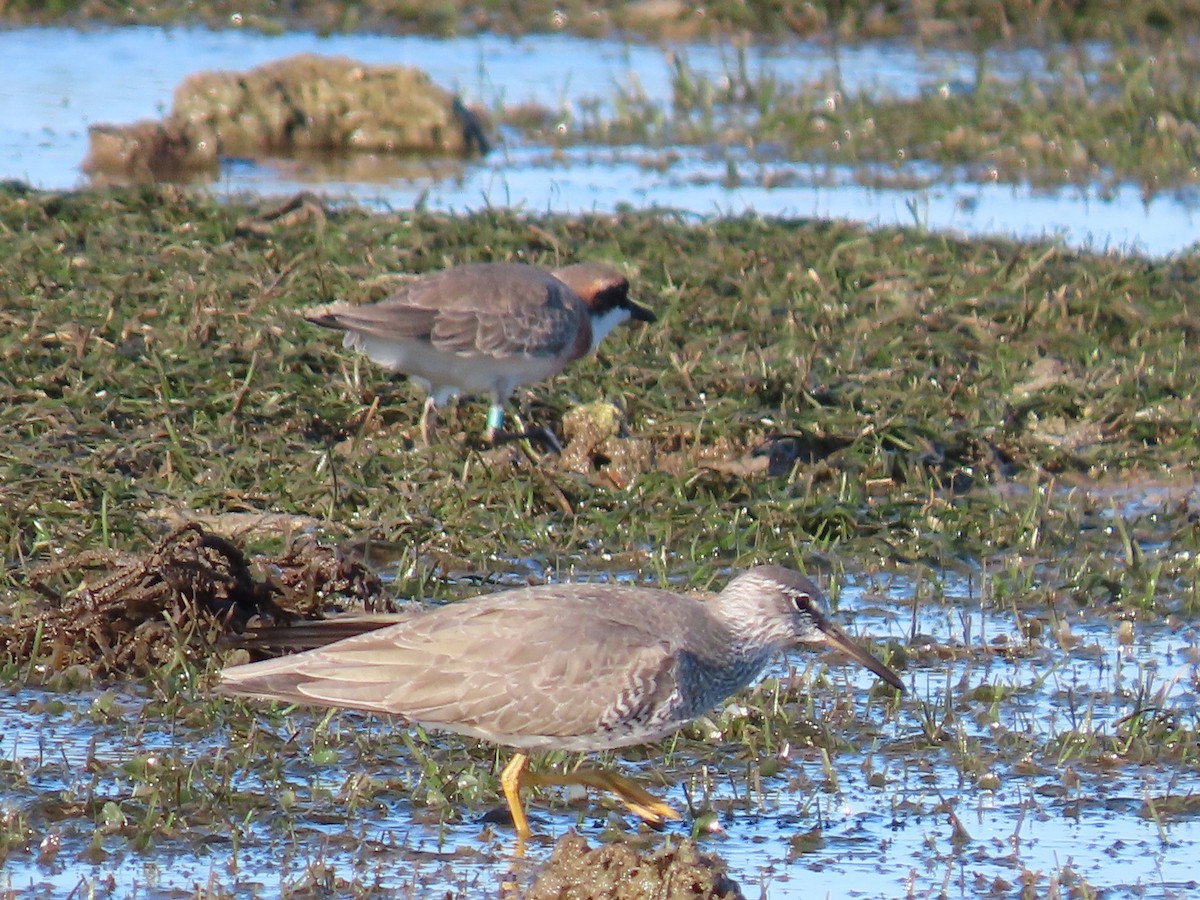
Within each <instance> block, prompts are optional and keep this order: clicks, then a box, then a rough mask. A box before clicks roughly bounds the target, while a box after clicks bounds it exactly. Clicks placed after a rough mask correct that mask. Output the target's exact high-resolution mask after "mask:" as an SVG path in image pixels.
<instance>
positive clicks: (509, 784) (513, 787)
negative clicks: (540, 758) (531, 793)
mask: <svg viewBox="0 0 1200 900" xmlns="http://www.w3.org/2000/svg"><path fill="white" fill-rule="evenodd" d="M527 762H529V757H528V756H526V755H525V754H524V753H514V754H513V758H512V759H510V760H509V761H508V765H507V766H505V767H504V771H503V772H501V773H500V788H501V790H503V791H504V799H505V800H507V801H508V812H509V815H511V816H512V820H513V827H514V828H516V829H517V837H519V838H521V839H522V840H524V839H525V838H527V837H529V836H530V835H532V834H533V832H532V831H530V830H529V820H528V819H526V818H525V809H524V807H522V806H521V774H522V773H523V772H524V771H525V764H526V763H527Z"/></svg>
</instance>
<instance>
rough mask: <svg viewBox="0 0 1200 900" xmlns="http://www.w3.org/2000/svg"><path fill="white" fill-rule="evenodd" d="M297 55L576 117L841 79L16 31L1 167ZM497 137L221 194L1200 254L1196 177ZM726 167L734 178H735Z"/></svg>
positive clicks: (373, 47)
mask: <svg viewBox="0 0 1200 900" xmlns="http://www.w3.org/2000/svg"><path fill="white" fill-rule="evenodd" d="M298 52H317V53H325V54H343V55H347V56H351V57H353V58H355V59H358V60H361V61H363V62H367V63H405V64H411V65H416V66H419V67H421V68H423V69H425V70H426V71H428V72H429V74H430V75H431V76H432V78H433V79H434V81H436V82H438V83H439V84H442V85H444V86H447V87H450V88H453V89H455V90H458V91H460V92H461V93H462V94H463V95H464V96H465V97H466V98H467V100H468V101H469V102H473V103H478V104H481V105H482V106H484V107H485V108H492V109H494V108H497V107H499V106H501V105H512V104H520V103H525V102H533V103H537V104H540V105H543V106H546V107H548V108H550V109H553V110H563V111H564V118H563V121H564V123H569V122H570V121H572V120H573V119H577V118H579V117H581V116H582V115H583V114H584V111H586V110H598V114H599V115H601V116H603V115H605V114H606V110H608V109H609V106H608V104H610V102H611V101H612V100H613V98H614V97H615V96H616V95H617V94H618V93H620V92H623V93H626V94H635V95H637V96H641V97H645V98H646V99H647V100H648V101H649V102H650V103H651V104H653V105H655V106H657V107H659V108H662V109H667V108H668V107H669V105H670V98H671V75H672V66H673V60H675V59H676V58H682V59H684V60H686V63H687V66H688V67H689V69H690V70H692V71H694V72H696V73H697V74H699V75H701V76H705V77H709V78H712V79H720V78H722V77H723V76H729V75H736V73H737V72H738V71H739V69H741V68H742V67H744V69H745V72H746V74H747V75H748V76H749V77H751V78H755V77H757V76H758V75H759V74H760V73H763V72H770V73H771V74H772V75H773V76H774V77H776V78H777V79H779V80H780V81H784V82H789V83H801V82H804V83H809V82H816V81H822V80H831V79H832V72H833V62H832V58H831V55H830V52H829V50H828V49H827V48H825V47H822V46H820V45H818V44H812V43H794V44H789V45H785V46H782V47H778V48H770V49H767V48H750V49H747V50H746V51H745V53H744V55H743V56H741V57H739V55H738V53H737V52H736V51H735V50H734V49H733V48H731V47H729V46H727V45H716V44H696V45H687V46H673V47H670V48H658V47H653V46H648V45H642V44H627V43H621V42H617V41H611V40H583V39H579V38H573V37H569V36H564V35H549V36H535V37H527V38H520V39H510V38H501V37H494V36H477V37H469V38H455V39H451V40H438V39H433V38H425V37H386V36H378V35H335V36H331V37H327V38H322V37H318V36H315V35H312V34H303V33H288V34H284V35H280V36H275V37H269V36H264V35H261V34H256V33H250V32H242V31H237V30H226V31H208V30H203V29H170V30H165V29H156V28H145V27H137V28H121V29H112V28H99V29H96V30H93V31H86V32H80V31H74V30H67V29H36V28H34V29H20V30H14V31H8V32H0V60H4V63H3V74H4V77H3V78H0V157H2V158H3V159H4V161H5V162H4V164H3V166H2V168H0V177H3V178H17V179H22V180H26V181H28V182H29V183H31V184H33V185H35V186H37V187H43V188H53V189H58V188H69V187H74V186H78V185H81V184H82V183H84V179H83V176H82V174H81V173H80V171H79V165H80V163H81V162H82V160H83V157H84V155H85V154H86V150H87V126H88V125H89V124H92V123H98V122H131V121H135V120H137V119H142V118H147V117H157V116H161V115H162V114H163V113H164V112H165V111H166V110H167V108H169V106H170V102H171V94H172V91H173V89H174V88H175V86H176V85H177V84H178V83H179V82H180V81H181V80H182V78H183V77H184V76H185V75H187V74H189V73H191V72H195V71H199V70H206V69H245V68H249V67H251V66H254V65H259V64H261V63H263V62H267V61H269V60H272V59H277V58H280V57H283V56H287V55H290V54H293V53H298ZM974 66H975V61H974V58H973V56H972V55H971V54H969V53H963V52H955V51H945V50H939V49H926V50H923V51H918V50H917V49H915V48H913V47H910V46H908V45H902V44H868V45H863V46H859V47H849V48H844V49H843V50H842V58H841V77H842V81H843V83H844V85H845V88H846V90H847V91H848V92H854V91H857V90H860V89H863V90H868V89H869V90H874V91H887V92H889V93H892V94H899V95H905V94H913V93H916V92H917V91H919V90H921V89H922V87H927V86H929V85H945V86H947V87H948V89H954V87H955V86H956V85H960V84H963V83H969V82H970V80H971V78H972V77H973V72H974ZM1043 69H1044V61H1043V59H1042V57H1041V56H1039V55H1038V54H1037V53H1034V52H1032V51H1012V52H994V53H991V54H989V61H988V70H989V73H990V74H991V75H992V77H998V78H1015V77H1018V76H1020V75H1023V74H1031V75H1037V74H1039V73H1041V72H1042V71H1043ZM831 83H832V82H831ZM589 114H590V113H589ZM564 127H570V126H569V125H565V126H564ZM501 139H502V140H501V145H500V146H499V147H498V148H497V149H496V150H495V151H494V152H493V153H492V154H491V155H490V156H489V157H487V158H486V159H485V160H483V161H480V162H473V163H470V164H468V165H466V166H465V167H462V168H460V167H458V166H457V165H450V166H447V165H445V164H439V165H430V164H420V163H419V164H417V168H416V171H415V172H414V167H413V164H412V163H411V162H406V161H382V162H381V163H380V164H379V165H378V166H377V167H374V168H373V169H372V171H371V172H370V173H369V174H367V175H364V174H363V173H362V172H361V171H356V172H353V173H351V172H349V171H347V170H346V168H345V167H344V166H343V167H340V168H339V167H338V166H336V165H334V166H329V165H324V164H322V165H315V164H313V163H305V162H297V161H294V160H290V161H274V162H271V161H268V162H265V163H264V162H253V163H252V162H245V161H231V162H230V163H229V164H228V165H227V166H226V167H225V168H224V170H223V171H222V174H221V177H220V180H219V181H218V182H217V183H216V184H214V185H213V188H214V189H215V190H216V191H218V192H221V193H237V192H251V193H259V194H288V193H291V192H293V191H295V190H297V189H299V188H301V187H304V188H309V189H313V188H314V187H316V188H319V189H320V190H321V191H322V192H323V193H325V194H327V195H329V196H330V197H333V198H354V199H357V200H360V201H364V202H369V203H374V204H378V205H381V206H390V207H394V208H407V207H410V206H413V205H414V204H417V203H422V204H424V205H425V206H427V207H428V208H432V209H443V210H455V211H465V210H473V209H479V208H483V207H488V206H511V207H518V208H521V209H524V210H527V211H529V212H532V213H541V212H549V211H553V212H566V213H570V212H590V211H600V212H604V211H611V210H613V209H615V208H616V207H618V206H621V205H622V204H631V205H634V206H638V207H664V208H672V209H679V210H683V211H686V212H690V213H693V214H696V215H702V216H709V215H716V214H725V213H733V214H740V213H743V212H748V211H753V212H757V213H761V214H764V215H784V216H795V217H802V218H804V217H833V218H843V219H850V220H855V221H861V222H866V223H871V224H883V225H893V224H900V225H912V224H917V225H920V226H923V227H928V228H932V229H939V230H946V229H948V230H952V231H955V232H958V233H963V234H968V235H979V234H1002V235H1010V236H1016V237H1022V238H1033V237H1042V236H1047V235H1049V236H1058V237H1060V238H1061V239H1062V240H1063V241H1064V242H1065V243H1066V244H1068V245H1071V246H1076V247H1090V248H1096V249H1107V248H1112V249H1118V250H1139V251H1142V252H1145V253H1148V254H1166V253H1172V252H1176V251H1179V250H1182V249H1185V248H1187V247H1190V246H1191V245H1192V244H1193V243H1194V240H1195V234H1196V210H1197V208H1198V205H1197V199H1198V198H1197V196H1196V193H1195V192H1194V191H1190V190H1188V191H1180V192H1175V193H1171V192H1163V193H1160V194H1158V195H1156V196H1154V197H1153V198H1151V199H1149V200H1144V199H1143V196H1142V192H1141V190H1140V189H1139V188H1138V187H1136V186H1133V185H1117V186H1116V187H1115V188H1113V187H1100V186H1082V187H1080V186H1074V187H1066V188H1062V189H1060V190H1053V191H1045V190H1040V189H1033V188H1030V187H1028V186H1011V185H1001V184H992V183H982V184H981V183H978V182H976V181H973V180H971V179H970V178H968V177H967V176H966V175H963V176H962V180H959V181H945V180H944V179H942V178H941V177H940V176H939V179H938V180H931V178H930V177H929V173H928V172H926V171H924V170H922V168H921V167H919V166H904V167H902V168H898V169H896V170H889V174H890V175H892V176H893V178H894V177H897V176H900V177H903V179H904V184H905V186H904V187H900V188H894V187H886V186H880V184H879V182H878V179H876V178H874V177H872V178H868V179H866V182H865V183H860V182H862V181H863V179H862V177H861V176H862V172H861V171H856V170H851V169H838V168H836V167H833V168H831V167H826V166H822V167H819V168H817V169H812V170H810V169H809V168H807V167H804V166H796V165H793V164H789V163H784V162H782V161H779V160H774V159H771V158H770V157H769V156H766V157H761V156H759V157H755V158H748V157H746V155H745V153H744V152H740V151H734V150H724V149H720V150H706V149H704V148H699V149H696V148H680V150H679V152H678V154H677V156H676V155H675V148H671V149H670V151H669V153H670V158H669V159H667V158H666V151H664V150H662V149H657V150H651V149H646V148H639V147H619V148H610V147H591V146H582V147H574V148H571V149H568V150H567V151H565V152H563V153H558V152H556V151H553V148H551V147H548V146H545V145H540V144H534V143H525V142H523V141H522V140H521V139H520V138H519V137H517V136H516V135H514V134H511V133H509V134H502V135H501ZM664 160H665V163H666V164H664ZM731 171H736V173H737V177H736V178H735V179H732V180H731V179H730V177H729V176H730V173H731ZM892 183H893V184H895V183H897V182H895V181H893V182H892ZM911 184H917V185H919V186H918V187H911V186H910V185H911Z"/></svg>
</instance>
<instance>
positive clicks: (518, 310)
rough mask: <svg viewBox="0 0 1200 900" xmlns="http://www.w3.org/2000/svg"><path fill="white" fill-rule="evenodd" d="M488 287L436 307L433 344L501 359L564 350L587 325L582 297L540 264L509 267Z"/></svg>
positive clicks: (554, 352) (542, 354)
mask: <svg viewBox="0 0 1200 900" xmlns="http://www.w3.org/2000/svg"><path fill="white" fill-rule="evenodd" d="M487 288H488V290H487V291H486V292H482V291H481V292H480V293H478V294H475V295H473V296H472V297H466V296H464V297H462V298H461V299H460V300H458V301H457V302H455V303H454V304H452V305H448V306H444V307H442V308H440V309H439V310H438V313H437V317H436V321H435V322H434V325H433V329H432V333H431V335H430V339H431V340H432V342H433V344H434V346H435V347H437V348H438V349H439V350H446V351H449V352H454V353H461V354H479V355H481V356H491V357H495V358H497V359H506V358H510V357H514V356H562V355H564V354H566V353H567V351H568V350H570V349H571V348H572V347H573V346H575V344H576V342H577V341H578V340H579V335H580V330H581V329H586V328H587V327H588V322H587V310H586V308H585V307H584V305H583V302H582V301H581V300H580V299H579V298H578V297H577V296H576V295H575V294H574V293H573V292H572V291H571V289H570V288H568V287H567V286H566V285H565V284H563V283H562V282H561V281H559V280H558V279H557V278H554V277H553V276H551V275H550V274H549V273H546V272H542V271H541V270H539V269H533V268H530V267H521V268H516V267H513V268H512V269H505V270H503V272H502V273H501V274H500V276H499V277H493V278H492V279H491V280H490V282H489V283H488V285H487ZM590 338H591V334H590V331H589V332H588V333H587V335H586V339H587V340H590ZM585 346H586V343H585Z"/></svg>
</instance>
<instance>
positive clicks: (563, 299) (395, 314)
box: [304, 263, 655, 443]
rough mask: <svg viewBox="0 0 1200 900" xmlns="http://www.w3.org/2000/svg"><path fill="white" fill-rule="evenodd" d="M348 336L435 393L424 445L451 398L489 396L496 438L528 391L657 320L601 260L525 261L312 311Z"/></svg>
mask: <svg viewBox="0 0 1200 900" xmlns="http://www.w3.org/2000/svg"><path fill="white" fill-rule="evenodd" d="M304 317H305V318H306V319H307V320H308V321H310V322H312V323H313V324H316V325H321V326H323V327H326V328H334V329H337V330H339V331H344V332H345V333H346V336H345V339H344V341H343V343H344V344H345V346H347V347H353V348H355V349H358V350H360V351H362V352H363V353H364V354H366V355H367V356H368V357H369V358H370V359H372V360H374V361H375V362H377V363H379V365H381V366H384V367H385V368H387V369H390V370H391V371H393V372H402V373H404V374H406V375H408V376H409V377H410V378H411V379H412V380H413V381H415V382H416V383H417V384H418V385H420V386H421V387H422V388H424V390H425V391H426V392H427V393H428V397H427V398H426V400H425V409H424V412H423V413H422V415H421V438H422V440H424V441H425V442H426V443H428V442H429V421H430V419H432V418H433V417H434V416H435V415H436V412H437V408H438V407H439V406H442V405H444V404H445V403H446V402H447V401H448V400H449V399H450V398H451V397H453V396H455V395H459V394H463V395H467V394H486V395H487V396H488V398H489V399H490V401H491V408H490V409H489V410H488V418H487V437H488V440H489V441H494V440H495V438H496V436H497V434H498V433H499V432H500V427H501V425H502V424H503V422H504V403H505V402H506V401H507V400H508V398H509V396H510V395H511V394H512V392H513V390H515V389H516V387H517V386H518V385H522V384H530V383H532V382H535V381H541V380H542V379H545V378H549V377H550V376H551V375H556V374H558V373H559V372H561V371H562V370H563V368H564V367H565V366H566V365H567V364H568V363H570V362H571V361H572V360H575V359H578V358H579V357H581V356H584V355H585V354H587V353H589V352H590V351H592V350H594V349H595V348H596V346H597V345H598V344H599V343H600V341H602V340H603V339H604V336H605V335H606V334H608V332H609V331H611V330H612V329H613V328H615V327H616V326H617V325H619V324H620V323H622V322H624V321H627V320H629V319H638V320H640V321H642V322H653V321H654V320H655V315H654V313H653V312H651V311H650V310H649V309H647V308H646V307H644V306H641V305H639V304H637V303H635V302H634V301H633V300H631V299H630V298H629V282H628V281H627V280H626V279H625V276H623V275H622V274H621V273H620V272H618V271H616V270H615V269H613V268H611V267H609V266H606V265H603V264H601V263H578V264H576V265H572V266H566V267H564V268H562V269H556V270H554V271H553V272H546V271H544V270H542V269H538V268H536V267H534V266H530V265H526V264H524V263H476V264H470V265H463V266H455V267H453V268H450V269H445V270H443V271H441V272H435V273H432V274H430V275H423V276H420V277H418V278H414V279H413V280H412V281H410V282H408V283H406V284H405V285H403V286H402V287H401V288H400V289H399V290H397V291H396V292H395V293H393V294H392V295H391V296H389V297H387V298H385V299H383V300H381V301H379V302H378V303H371V304H366V305H363V306H355V305H353V304H350V303H330V304H327V305H325V306H318V307H314V308H312V309H309V310H306V311H305V312H304Z"/></svg>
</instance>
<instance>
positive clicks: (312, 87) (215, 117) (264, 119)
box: [83, 54, 488, 180]
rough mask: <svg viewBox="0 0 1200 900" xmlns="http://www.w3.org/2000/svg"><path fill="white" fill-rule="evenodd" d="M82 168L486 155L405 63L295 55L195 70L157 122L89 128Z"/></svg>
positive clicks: (475, 124)
mask: <svg viewBox="0 0 1200 900" xmlns="http://www.w3.org/2000/svg"><path fill="white" fill-rule="evenodd" d="M89 139H90V146H89V150H88V156H87V159H86V160H85V161H84V164H83V168H84V170H85V171H86V172H88V173H89V174H90V175H91V176H92V177H93V178H95V179H99V180H113V179H115V180H129V179H132V180H145V179H176V178H181V177H186V176H188V175H191V174H198V173H206V172H207V173H213V172H215V171H216V169H217V164H218V161H219V159H220V158H221V157H228V156H242V157H262V156H281V155H292V154H305V153H309V154H311V153H385V154H400V155H411V154H422V155H438V156H458V157H465V156H472V155H476V154H483V153H486V152H487V150H488V145H487V139H486V137H485V136H484V125H483V122H482V120H481V119H480V117H479V116H478V115H476V114H475V113H473V112H472V111H470V110H469V109H467V108H466V107H465V106H464V105H463V104H462V102H461V101H460V100H459V99H458V98H456V97H455V96H454V95H453V94H451V93H450V92H449V91H447V90H445V89H444V88H441V87H438V86H437V85H436V84H434V83H433V82H432V81H430V80H429V76H428V75H426V74H425V73H424V72H422V71H421V70H419V69H415V68H412V67H409V66H368V65H363V64H361V63H357V62H355V61H354V60H351V59H347V58H346V57H327V56H319V55H315V54H299V55H297V56H292V57H288V58H287V59H282V60H277V61H275V62H271V63H267V64H266V65H263V66H260V67H258V68H256V69H251V70H250V71H248V72H198V73H196V74H194V75H189V76H188V77H187V78H185V79H184V80H183V82H182V83H181V84H180V85H179V87H178V88H176V89H175V98H174V102H173V104H172V107H171V112H170V113H169V114H168V115H167V117H166V118H165V119H164V120H163V121H161V122H153V121H143V122H135V123H133V124H132V125H107V124H101V125H94V126H92V127H91V128H90V129H89Z"/></svg>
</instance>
